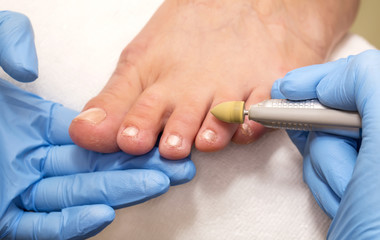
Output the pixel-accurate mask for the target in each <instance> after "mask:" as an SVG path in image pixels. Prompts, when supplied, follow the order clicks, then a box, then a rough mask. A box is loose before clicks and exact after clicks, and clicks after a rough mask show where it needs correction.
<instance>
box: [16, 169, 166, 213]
mask: <svg viewBox="0 0 380 240" xmlns="http://www.w3.org/2000/svg"><path fill="white" fill-rule="evenodd" d="M169 185H170V181H169V178H168V177H167V176H166V175H165V174H163V173H162V172H159V171H156V170H146V169H143V170H125V171H104V172H94V173H82V174H76V175H69V176H62V177H51V178H44V179H42V180H40V181H39V182H37V183H36V184H34V185H33V186H31V187H30V188H28V189H27V191H25V192H24V193H22V194H21V195H20V197H19V199H18V202H17V204H18V205H19V206H20V207H22V208H24V209H27V210H34V211H44V212H45V211H46V212H50V211H59V210H60V209H63V208H67V207H73V206H80V205H89V204H107V205H109V206H112V207H115V208H119V207H125V206H130V205H134V204H137V203H141V202H144V201H147V200H149V199H151V198H154V197H157V196H159V195H161V194H163V193H165V192H166V191H167V190H168V189H169Z"/></svg>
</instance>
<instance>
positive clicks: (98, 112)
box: [74, 108, 107, 125]
mask: <svg viewBox="0 0 380 240" xmlns="http://www.w3.org/2000/svg"><path fill="white" fill-rule="evenodd" d="M106 116H107V114H106V112H105V111H104V110H103V109H101V108H90V109H87V110H86V111H84V112H81V113H80V114H79V115H78V116H77V117H76V118H75V119H74V121H75V120H83V121H87V122H89V123H91V124H93V125H96V124H98V123H101V122H102V121H103V120H104V119H105V118H106Z"/></svg>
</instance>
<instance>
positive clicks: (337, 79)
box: [272, 50, 380, 239]
mask: <svg viewBox="0 0 380 240" xmlns="http://www.w3.org/2000/svg"><path fill="white" fill-rule="evenodd" d="M272 97H273V98H288V99H291V100H301V99H311V98H318V99H319V101H320V102H321V103H322V104H324V105H326V106H329V107H332V108H337V109H342V110H350V111H354V110H355V111H358V112H359V113H360V115H361V117H362V137H361V138H359V139H356V138H350V137H346V136H342V135H339V134H328V133H322V132H310V133H309V132H294V131H290V132H289V135H290V137H291V138H292V140H293V142H294V143H295V144H296V146H297V147H298V149H299V150H300V152H301V154H302V155H303V157H304V180H305V182H306V183H307V184H308V186H309V188H310V190H311V191H312V193H313V195H314V197H315V198H316V200H317V202H318V204H319V205H320V206H321V207H322V208H323V209H324V211H325V212H326V213H327V214H328V215H329V216H330V217H332V218H333V221H332V224H331V226H330V229H329V232H328V238H331V239H376V238H378V237H379V236H380V191H379V186H380V174H379V172H380V157H379V155H378V149H379V146H380V124H379V119H380V108H379V104H380V52H379V51H377V50H369V51H366V52H363V53H361V54H359V55H356V56H350V57H348V58H347V59H340V60H338V61H335V62H330V63H326V64H321V65H314V66H309V67H304V68H300V69H296V70H294V71H291V72H290V73H288V74H287V75H286V76H285V77H284V78H283V79H279V80H277V81H276V82H275V84H274V85H273V88H272Z"/></svg>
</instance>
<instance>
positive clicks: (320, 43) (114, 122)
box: [70, 0, 355, 159]
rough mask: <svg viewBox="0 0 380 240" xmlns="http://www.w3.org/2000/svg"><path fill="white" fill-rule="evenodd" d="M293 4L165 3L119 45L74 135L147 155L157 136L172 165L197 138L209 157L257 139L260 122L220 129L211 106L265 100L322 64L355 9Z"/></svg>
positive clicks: (244, 0) (248, 0)
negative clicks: (288, 78) (276, 86)
mask: <svg viewBox="0 0 380 240" xmlns="http://www.w3.org/2000/svg"><path fill="white" fill-rule="evenodd" d="M301 2H302V1H301ZM321 2H322V1H321ZM337 2H339V1H337ZM353 2H354V1H353ZM290 3H291V4H292V6H290V5H289V4H288V3H286V2H285V3H284V2H283V1H252V0H236V1H232V0H231V1H222V0H203V1H200V0H198V1H196V0H189V1H175V0H167V1H165V2H164V3H163V5H162V6H161V7H160V8H159V9H158V10H157V12H156V13H155V14H154V16H153V17H152V19H151V20H150V21H149V23H148V24H147V25H146V26H145V28H144V29H143V30H142V31H141V33H140V34H139V35H138V36H136V38H135V39H134V40H133V41H132V42H131V43H130V44H129V45H128V46H127V47H126V48H125V49H124V51H123V52H122V54H121V57H120V60H119V63H118V65H117V67H116V70H115V72H114V73H113V75H112V77H111V79H110V80H109V82H108V83H107V85H106V86H105V87H104V89H103V90H102V92H101V93H99V95H98V96H96V97H94V98H93V99H91V100H90V101H89V102H88V103H87V105H86V106H85V108H84V110H83V112H82V114H81V115H79V116H78V117H77V118H76V119H74V121H73V122H72V124H71V126H70V135H71V137H72V139H73V140H74V142H75V143H77V144H78V145H80V146H82V147H85V148H87V149H91V150H95V151H100V152H112V151H116V150H118V149H119V148H120V149H122V150H123V151H125V152H127V153H130V154H143V153H146V152H148V151H149V150H150V149H152V147H153V146H154V145H155V143H156V140H157V137H158V135H159V133H160V132H161V131H163V134H162V137H161V141H160V146H159V147H160V153H161V154H162V155H163V156H164V157H166V158H169V159H179V158H183V157H185V156H187V155H188V154H189V153H190V150H191V146H192V144H193V143H194V141H195V145H196V147H197V148H198V149H199V150H201V151H215V150H219V149H222V148H223V147H225V146H226V145H227V144H228V142H229V141H230V140H231V139H233V141H235V142H238V143H249V142H252V141H253V140H255V139H257V138H258V137H260V136H261V135H262V133H263V132H264V128H263V127H262V126H261V125H259V124H256V123H254V122H252V121H250V122H246V123H244V124H243V125H241V126H240V127H239V126H238V125H230V124H225V123H222V122H220V121H218V120H217V119H215V118H214V117H213V116H212V115H211V114H210V113H209V110H210V108H212V107H213V106H215V105H216V104H218V103H221V102H224V101H231V100H245V101H247V104H248V105H249V104H254V103H257V102H259V101H262V100H264V99H267V98H269V97H270V89H271V86H272V83H273V82H274V81H275V80H276V79H277V78H279V77H282V76H283V75H284V73H286V72H288V71H289V70H291V69H294V68H296V67H300V66H304V65H309V64H314V63H320V62H322V61H324V60H325V58H326V57H327V55H328V53H329V50H331V48H332V46H333V45H334V44H335V43H336V42H337V40H338V39H339V38H340V37H341V36H342V35H343V33H344V32H345V31H346V29H347V28H348V26H349V25H350V21H352V19H353V17H354V13H355V11H354V10H350V9H349V7H347V9H348V10H347V9H343V10H342V7H341V5H339V4H338V3H336V4H334V3H332V4H330V5H331V6H322V7H321V6H320V5H322V3H320V1H310V2H309V1H308V3H307V4H305V3H301V4H298V5H301V6H298V5H297V4H295V3H294V1H293V2H292V1H290ZM324 4H325V3H324ZM335 5H338V6H335ZM347 5H350V4H347ZM351 5H353V6H354V5H355V4H351ZM317 7H319V8H318V9H317ZM325 8H327V9H329V8H333V9H334V8H337V9H338V8H341V9H340V10H334V11H346V13H345V14H346V15H345V19H346V22H345V23H344V24H343V23H342V22H338V20H339V21H341V20H342V17H341V16H340V17H341V18H340V19H338V20H333V19H329V18H328V17H326V18H325V17H324V16H321V13H322V15H323V10H324V9H325ZM351 8H354V7H352V6H351ZM349 10H350V11H351V12H349ZM334 11H333V10H331V11H330V12H328V14H334V13H332V12H334ZM347 12H349V13H347ZM347 14H348V15H349V14H351V15H352V16H351V15H350V16H351V17H350V16H348V15H347ZM333 16H334V18H339V16H335V15H333ZM334 25H335V26H334ZM326 26H328V27H326ZM337 29H338V30H337ZM311 30H312V31H311ZM332 30H334V31H332Z"/></svg>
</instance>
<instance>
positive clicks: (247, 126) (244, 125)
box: [240, 123, 254, 136]
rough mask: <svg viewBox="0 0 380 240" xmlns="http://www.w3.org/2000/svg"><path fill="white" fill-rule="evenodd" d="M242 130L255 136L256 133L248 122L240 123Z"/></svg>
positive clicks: (244, 133) (243, 132)
mask: <svg viewBox="0 0 380 240" xmlns="http://www.w3.org/2000/svg"><path fill="white" fill-rule="evenodd" d="M240 132H241V133H242V134H243V135H245V136H253V134H254V132H253V131H252V129H251V128H250V127H249V125H248V124H246V123H243V124H241V125H240Z"/></svg>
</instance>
